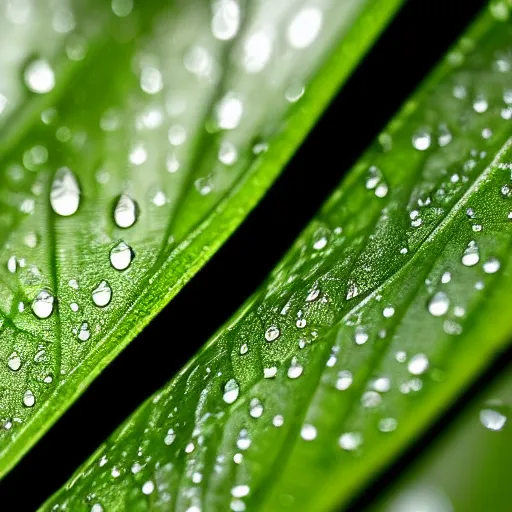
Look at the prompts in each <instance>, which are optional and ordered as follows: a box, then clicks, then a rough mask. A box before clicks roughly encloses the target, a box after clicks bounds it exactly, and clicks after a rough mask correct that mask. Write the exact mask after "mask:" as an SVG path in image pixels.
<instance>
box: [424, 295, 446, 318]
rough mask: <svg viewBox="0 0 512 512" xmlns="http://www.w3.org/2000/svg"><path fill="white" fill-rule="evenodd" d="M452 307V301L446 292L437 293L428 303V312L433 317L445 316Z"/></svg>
mask: <svg viewBox="0 0 512 512" xmlns="http://www.w3.org/2000/svg"><path fill="white" fill-rule="evenodd" d="M449 307H450V300H449V299H448V296H447V295H446V293H444V292H437V293H435V294H434V295H433V296H432V298H431V299H430V302H429V303H428V311H429V313H430V314H431V315H433V316H443V315H445V314H446V313H447V311H448V308H449Z"/></svg>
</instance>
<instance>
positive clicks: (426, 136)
mask: <svg viewBox="0 0 512 512" xmlns="http://www.w3.org/2000/svg"><path fill="white" fill-rule="evenodd" d="M430 143H431V136H430V133H429V132H426V131H419V132H417V133H415V134H414V135H413V137H412V145H413V146H414V147H415V148H416V149H417V150H418V151H426V150H427V149H428V148H429V147H430Z"/></svg>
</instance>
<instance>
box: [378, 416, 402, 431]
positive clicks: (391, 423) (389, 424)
mask: <svg viewBox="0 0 512 512" xmlns="http://www.w3.org/2000/svg"><path fill="white" fill-rule="evenodd" d="M397 424H398V422H397V421H396V419H395V418H382V419H381V420H380V421H379V430H380V431H381V432H393V430H395V429H396V427H397Z"/></svg>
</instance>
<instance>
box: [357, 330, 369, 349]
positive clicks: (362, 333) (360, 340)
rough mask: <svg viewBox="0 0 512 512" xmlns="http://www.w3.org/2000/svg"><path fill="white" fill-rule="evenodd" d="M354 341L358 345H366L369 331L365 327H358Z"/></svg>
mask: <svg viewBox="0 0 512 512" xmlns="http://www.w3.org/2000/svg"><path fill="white" fill-rule="evenodd" d="M354 341H355V342H356V345H364V344H365V343H366V342H367V341H368V333H367V332H366V329H365V328H364V327H361V326H359V327H356V330H355V334H354Z"/></svg>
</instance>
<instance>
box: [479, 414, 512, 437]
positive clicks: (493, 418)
mask: <svg viewBox="0 0 512 512" xmlns="http://www.w3.org/2000/svg"><path fill="white" fill-rule="evenodd" d="M506 422H507V417H506V416H505V415H503V414H501V413H500V412H498V411H496V410H494V409H482V410H481V411H480V423H482V425H483V426H484V427H485V428H487V429H489V430H492V431H494V432H497V431H500V430H502V429H503V427H504V426H505V423H506Z"/></svg>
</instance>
